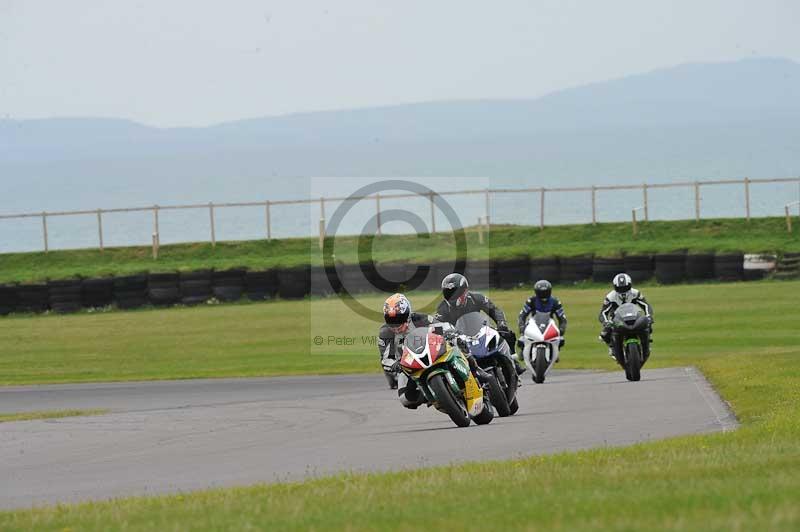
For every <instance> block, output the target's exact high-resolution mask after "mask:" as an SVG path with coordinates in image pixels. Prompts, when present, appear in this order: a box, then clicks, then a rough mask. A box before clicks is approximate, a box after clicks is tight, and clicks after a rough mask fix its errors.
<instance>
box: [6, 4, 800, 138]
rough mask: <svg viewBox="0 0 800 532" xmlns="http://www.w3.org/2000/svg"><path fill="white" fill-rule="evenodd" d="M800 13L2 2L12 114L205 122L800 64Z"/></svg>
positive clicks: (732, 7) (711, 7) (719, 7)
mask: <svg viewBox="0 0 800 532" xmlns="http://www.w3.org/2000/svg"><path fill="white" fill-rule="evenodd" d="M799 21H800V3H798V2H796V1H793V0H785V1H769V0H763V1H759V2H752V1H738V2H737V1H729V0H725V1H723V0H714V1H698V0H672V1H669V2H642V1H641V0H637V1H603V2H594V1H591V2H590V1H585V2H575V1H565V0H553V1H547V2H541V1H536V2H534V1H503V2H487V1H485V0H484V1H469V0H457V1H456V0H447V1H442V0H413V1H411V0H404V1H402V2H400V1H383V2H378V1H375V0H371V1H367V0H363V1H357V0H337V1H336V2H322V1H318V2H308V1H302V0H294V1H251V0H241V1H229V2H209V1H198V0H193V1H188V0H186V1H184V0H181V1H177V0H169V1H155V0H153V1H149V0H143V1H138V2H133V1H125V2H123V1H102V0H69V1H64V2H62V1H58V0H50V1H41V0H19V1H17V0H0V118H13V119H23V118H39V117H53V116H104V117H121V118H130V119H133V120H137V121H140V122H143V123H146V124H150V125H158V126H176V125H206V124H210V123H216V122H221V121H227V120H236V119H240V118H250V117H255V116H263V115H275V114H284V113H290V112H296V111H309V110H319V109H338V108H350V107H363V106H371V105H381V104H396V103H403V102H414V101H424V100H445V99H465V98H519V97H523V98H527V97H535V96H540V95H542V94H545V93H547V92H551V91H553V90H557V89H561V88H565V87H568V86H573V85H580V84H584V83H587V82H591V81H600V80H605V79H610V78H615V77H620V76H624V75H627V74H633V73H638V72H644V71H648V70H652V69H655V68H660V67H666V66H672V65H675V64H679V63H684V62H698V61H724V60H733V59H739V58H744V57H752V56H780V57H787V58H790V59H794V60H800V31H797V28H798V22H799Z"/></svg>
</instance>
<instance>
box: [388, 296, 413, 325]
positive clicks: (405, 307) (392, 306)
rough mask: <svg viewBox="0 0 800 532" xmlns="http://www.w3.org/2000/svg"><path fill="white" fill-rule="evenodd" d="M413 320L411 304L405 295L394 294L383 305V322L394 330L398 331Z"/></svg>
mask: <svg viewBox="0 0 800 532" xmlns="http://www.w3.org/2000/svg"><path fill="white" fill-rule="evenodd" d="M410 318H411V302H410V301H409V300H408V298H407V297H406V296H404V295H403V294H394V295H392V296H389V298H388V299H387V300H386V301H385V302H384V303H383V320H384V321H385V322H386V325H388V326H389V327H391V328H392V329H398V328H401V327H402V326H404V325H406V324H407V323H408V320H409V319H410Z"/></svg>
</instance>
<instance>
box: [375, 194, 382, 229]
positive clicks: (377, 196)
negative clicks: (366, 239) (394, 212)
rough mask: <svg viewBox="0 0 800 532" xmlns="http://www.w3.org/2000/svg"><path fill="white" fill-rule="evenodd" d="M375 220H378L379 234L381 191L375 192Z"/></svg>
mask: <svg viewBox="0 0 800 532" xmlns="http://www.w3.org/2000/svg"><path fill="white" fill-rule="evenodd" d="M375 221H376V222H378V230H377V233H378V236H381V193H380V192H377V193H375Z"/></svg>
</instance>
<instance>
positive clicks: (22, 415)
mask: <svg viewBox="0 0 800 532" xmlns="http://www.w3.org/2000/svg"><path fill="white" fill-rule="evenodd" d="M107 413H108V410H106V409H102V408H97V409H92V410H41V411H38V412H19V413H16V414H2V413H0V423H5V422H9V421H31V420H34V419H57V418H62V417H76V416H99V415H101V414H107Z"/></svg>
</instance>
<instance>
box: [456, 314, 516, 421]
mask: <svg viewBox="0 0 800 532" xmlns="http://www.w3.org/2000/svg"><path fill="white" fill-rule="evenodd" d="M456 329H458V330H459V331H460V332H461V333H463V334H464V336H465V337H466V338H465V340H464V341H465V343H466V348H467V349H469V354H470V355H472V357H473V358H474V359H475V362H476V363H477V364H478V367H480V368H481V369H483V370H484V371H485V372H486V373H488V374H489V375H490V376H492V377H493V378H491V379H489V382H488V388H489V394H490V397H491V400H492V404H493V405H494V407H495V410H497V415H498V416H500V417H505V416H509V415H512V414H515V413H516V412H517V410H519V402H518V401H517V385H518V384H517V383H518V377H517V370H516V368H515V367H514V362H513V361H512V360H511V352H510V349H509V346H508V344H507V343H506V341H505V340H504V339H503V338H502V336H500V333H498V332H497V331H496V330H495V329H493V328H492V327H490V326H489V325H488V323H487V321H486V319H485V318H484V317H483V315H482V314H481V313H480V312H469V313H467V314H464V315H463V316H461V317H460V318H459V319H458V321H456Z"/></svg>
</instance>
